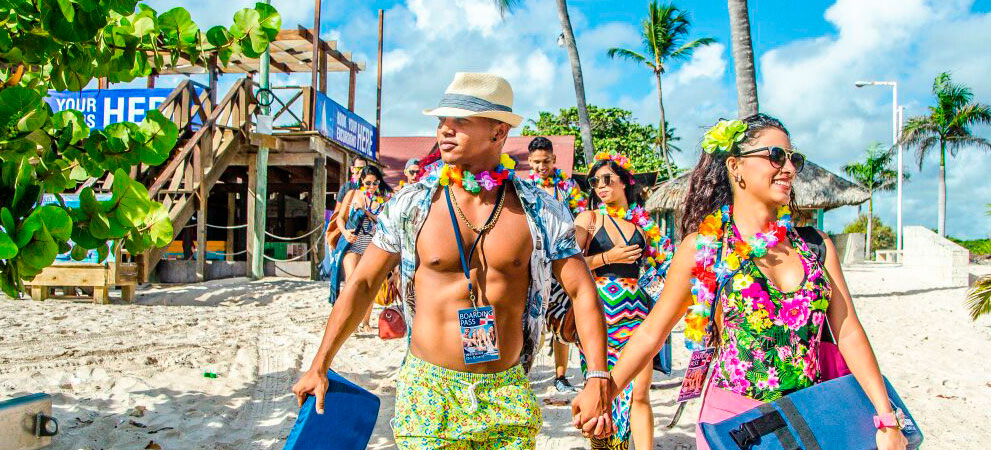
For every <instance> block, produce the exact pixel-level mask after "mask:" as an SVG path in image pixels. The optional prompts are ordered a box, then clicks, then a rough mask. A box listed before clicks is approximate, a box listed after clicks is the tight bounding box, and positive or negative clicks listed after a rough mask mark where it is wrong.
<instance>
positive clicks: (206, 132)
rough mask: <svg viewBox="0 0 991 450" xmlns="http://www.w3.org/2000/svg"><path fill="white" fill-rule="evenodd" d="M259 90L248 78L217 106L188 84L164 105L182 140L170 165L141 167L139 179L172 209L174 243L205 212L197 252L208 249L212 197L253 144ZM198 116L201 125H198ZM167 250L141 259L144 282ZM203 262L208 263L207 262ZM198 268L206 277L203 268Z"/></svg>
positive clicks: (200, 226) (171, 157)
mask: <svg viewBox="0 0 991 450" xmlns="http://www.w3.org/2000/svg"><path fill="white" fill-rule="evenodd" d="M254 88H255V83H254V82H253V81H251V80H250V79H248V78H242V79H240V80H238V82H237V83H235V84H234V86H233V87H231V89H230V91H228V92H227V95H225V96H224V98H223V100H221V101H220V102H219V103H217V104H216V105H215V106H214V105H211V104H210V98H211V96H210V95H209V94H210V93H209V92H208V91H206V90H204V92H202V93H197V92H196V84H195V83H193V82H190V81H188V80H187V81H184V82H183V83H182V84H180V85H179V86H177V87H176V88H175V90H173V91H172V93H171V94H170V95H169V97H167V98H166V100H165V101H164V102H163V103H162V104H161V105H159V108H158V109H159V111H161V112H162V113H163V114H164V115H165V116H166V117H169V118H170V119H171V120H172V121H173V122H175V123H176V124H177V125H179V129H180V140H179V142H178V143H177V145H176V149H175V150H173V152H172V155H171V156H170V157H169V159H168V160H167V161H166V162H165V163H163V164H161V165H159V166H156V167H141V168H140V169H139V170H138V173H137V174H135V175H136V177H135V178H136V179H137V180H138V181H140V182H142V184H144V185H145V186H148V195H149V196H150V197H151V198H152V199H154V200H156V201H159V202H162V204H164V205H165V207H166V208H168V210H169V218H170V219H171V220H172V227H173V239H175V238H176V237H178V236H179V233H181V232H182V230H183V228H184V227H185V226H186V225H187V224H188V223H189V221H190V219H191V218H192V217H193V215H194V213H197V211H199V214H197V217H199V218H200V220H197V223H196V227H197V248H200V249H202V248H206V221H205V220H203V219H202V218H205V217H206V203H207V202H206V199H207V198H208V197H209V193H210V189H211V188H213V186H214V185H215V184H216V183H217V181H218V180H219V179H220V176H221V174H223V173H224V170H226V169H227V167H228V166H229V165H230V164H231V163H232V162H233V161H234V159H235V157H236V156H237V155H238V154H239V153H240V152H242V151H244V148H245V147H247V146H248V145H249V135H250V133H251V130H252V127H253V117H254V113H255V111H256V110H257V107H258V104H257V102H256V101H255V95H254ZM196 117H199V119H200V124H196V123H195V121H194V118H196ZM197 125H198V128H197ZM166 248H167V247H163V248H156V249H152V250H149V251H148V252H146V253H145V254H144V255H141V259H142V261H141V262H142V264H139V267H141V270H140V272H141V273H139V277H140V280H141V281H148V279H149V276H150V274H151V273H152V271H153V270H154V269H155V266H156V265H157V264H158V262H159V261H161V259H162V256H163V255H164V254H165V251H166ZM199 261H200V264H202V258H201V259H200V260H199ZM197 269H198V270H197V272H198V273H202V267H198V268H197Z"/></svg>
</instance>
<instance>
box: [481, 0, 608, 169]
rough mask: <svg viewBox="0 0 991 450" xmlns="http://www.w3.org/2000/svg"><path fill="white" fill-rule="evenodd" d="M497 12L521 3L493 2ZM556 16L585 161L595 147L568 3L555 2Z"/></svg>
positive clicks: (562, 0)
mask: <svg viewBox="0 0 991 450" xmlns="http://www.w3.org/2000/svg"><path fill="white" fill-rule="evenodd" d="M495 2H496V6H497V7H498V8H499V12H500V13H501V14H503V15H505V14H506V13H507V12H509V11H512V9H513V8H515V7H516V6H518V5H519V4H520V3H521V0H495ZM557 14H558V17H560V19H561V29H562V32H561V36H560V37H559V38H558V39H559V41H561V43H563V45H564V47H566V48H567V49H568V59H569V60H570V61H571V76H572V78H573V79H574V83H575V99H576V103H577V106H578V130H579V132H580V133H581V136H582V152H583V153H584V154H585V161H592V160H593V159H594V158H595V147H594V146H593V145H592V125H591V121H590V120H589V118H588V107H587V106H586V103H585V78H584V77H583V76H582V63H581V60H580V59H579V57H578V43H577V42H576V41H575V33H574V31H572V29H571V17H570V16H569V15H568V2H567V1H566V0H557Z"/></svg>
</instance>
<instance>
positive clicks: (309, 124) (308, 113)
mask: <svg viewBox="0 0 991 450" xmlns="http://www.w3.org/2000/svg"><path fill="white" fill-rule="evenodd" d="M303 90H304V92H303V123H302V125H303V127H304V128H305V129H306V130H309V131H312V130H315V129H316V126H315V124H316V121H315V120H314V119H313V118H314V117H315V116H316V103H317V101H316V100H317V99H316V95H317V92H316V90H315V89H313V88H312V87H304V88H303Z"/></svg>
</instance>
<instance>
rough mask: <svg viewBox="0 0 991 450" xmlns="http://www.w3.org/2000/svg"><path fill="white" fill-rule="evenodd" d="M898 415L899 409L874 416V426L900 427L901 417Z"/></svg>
mask: <svg viewBox="0 0 991 450" xmlns="http://www.w3.org/2000/svg"><path fill="white" fill-rule="evenodd" d="M900 415H901V411H895V412H893V413H887V414H880V415H877V416H874V427H875V428H877V429H881V428H888V427H894V428H901V422H902V420H903V419H902V418H901V417H899V416H900ZM902 417H904V416H902Z"/></svg>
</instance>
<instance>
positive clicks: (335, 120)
mask: <svg viewBox="0 0 991 450" xmlns="http://www.w3.org/2000/svg"><path fill="white" fill-rule="evenodd" d="M315 106H316V110H317V114H316V120H315V121H314V128H316V130H317V131H318V132H320V134H321V135H323V136H324V137H326V138H327V139H330V140H331V141H334V142H336V143H337V144H340V145H341V146H342V147H345V148H347V149H350V150H352V151H354V152H357V153H358V154H360V155H362V156H364V157H366V158H369V159H376V154H377V150H378V149H377V148H376V145H375V141H376V139H375V133H376V130H375V127H374V126H373V125H372V124H370V123H368V121H366V120H365V119H362V118H361V116H359V115H357V114H355V113H353V112H351V111H348V109H347V108H345V107H343V106H341V105H339V104H338V103H337V102H335V101H333V100H331V99H330V97H327V96H326V95H325V94H324V93H322V92H317V95H316V105H315Z"/></svg>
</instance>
